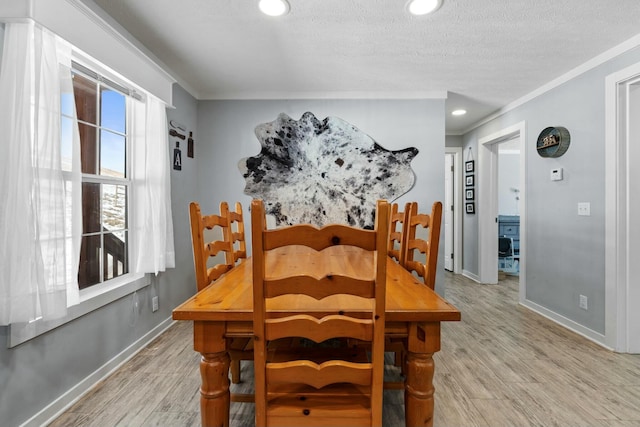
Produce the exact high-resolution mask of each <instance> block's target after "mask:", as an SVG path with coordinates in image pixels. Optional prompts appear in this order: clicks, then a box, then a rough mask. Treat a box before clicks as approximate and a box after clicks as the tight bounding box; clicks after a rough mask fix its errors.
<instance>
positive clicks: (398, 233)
mask: <svg viewBox="0 0 640 427" xmlns="http://www.w3.org/2000/svg"><path fill="white" fill-rule="evenodd" d="M408 206H409V203H407V204H406V206H405V210H404V211H400V210H399V205H398V204H397V203H393V204H392V205H391V213H390V216H389V248H388V250H387V252H388V254H389V256H390V257H391V258H393V259H395V260H396V262H400V253H401V252H402V245H403V243H404V242H403V239H402V237H403V235H404V234H403V231H404V222H405V220H406V217H407V214H408V212H407V207H408Z"/></svg>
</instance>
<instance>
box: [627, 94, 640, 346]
mask: <svg viewBox="0 0 640 427" xmlns="http://www.w3.org/2000/svg"><path fill="white" fill-rule="evenodd" d="M628 91H629V92H628V104H627V105H628V107H627V108H628V112H627V125H628V130H627V132H628V141H629V142H631V141H638V139H639V138H640V120H639V119H638V118H640V81H638V82H635V83H634V84H630V85H629V87H628ZM628 150H629V156H628V158H629V160H630V162H629V164H630V165H631V164H636V163H635V162H636V160H640V148H638V144H637V143H629V145H628ZM627 172H628V175H627V176H628V177H629V178H628V179H629V181H628V182H627V189H628V190H627V191H628V196H627V197H628V198H629V199H628V200H629V202H628V207H629V211H628V213H627V224H628V225H627V227H628V228H627V230H628V240H627V244H628V253H627V268H628V269H629V270H628V271H629V273H628V275H627V278H628V296H627V316H628V318H627V344H628V347H629V353H640V310H638V309H637V307H638V303H639V302H640V282H638V280H633V279H632V277H633V276H634V275H635V273H634V271H635V266H637V265H638V260H640V246H639V245H638V242H640V221H638V220H637V218H638V217H640V196H638V192H637V191H636V190H635V188H637V187H635V185H637V183H638V180H639V179H640V168H637V167H630V168H629V169H628V171H627ZM632 189H633V190H632Z"/></svg>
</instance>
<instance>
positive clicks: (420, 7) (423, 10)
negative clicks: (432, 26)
mask: <svg viewBox="0 0 640 427" xmlns="http://www.w3.org/2000/svg"><path fill="white" fill-rule="evenodd" d="M440 6H442V0H409V2H408V3H407V9H408V10H409V13H411V14H412V15H426V14H428V13H433V12H435V11H436V10H438V9H440Z"/></svg>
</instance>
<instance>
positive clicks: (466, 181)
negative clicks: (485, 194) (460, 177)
mask: <svg viewBox="0 0 640 427" xmlns="http://www.w3.org/2000/svg"><path fill="white" fill-rule="evenodd" d="M474 183H475V175H467V176H466V177H465V178H464V184H465V186H467V187H473V185H474Z"/></svg>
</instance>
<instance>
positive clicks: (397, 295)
mask: <svg viewBox="0 0 640 427" xmlns="http://www.w3.org/2000/svg"><path fill="white" fill-rule="evenodd" d="M373 262H374V260H373V255H372V254H371V253H370V252H369V253H367V252H366V251H362V250H359V249H357V248H352V247H347V248H346V249H345V247H344V246H335V247H329V248H327V249H325V250H324V251H322V252H316V251H315V250H313V249H311V248H307V247H305V246H295V247H287V248H281V249H277V250H273V251H270V252H269V253H267V255H266V264H267V271H277V270H278V269H282V268H287V269H293V270H294V271H298V272H300V274H309V275H314V270H316V269H318V271H320V268H319V267H322V268H323V269H324V268H326V267H327V265H326V264H325V263H329V267H330V269H329V271H332V272H333V274H340V273H341V272H345V271H350V272H353V271H354V270H355V271H358V270H362V271H369V272H370V271H372V270H373V269H372V265H373ZM323 271H326V270H323ZM386 286H387V289H386V310H385V316H386V320H385V336H386V337H390V338H394V339H398V338H403V339H405V340H406V350H407V353H406V362H405V381H404V398H405V421H406V425H407V426H431V425H433V408H434V387H433V373H434V361H433V354H434V353H436V352H437V351H439V350H440V322H443V321H458V320H460V311H459V310H458V309H457V308H456V307H454V306H453V305H451V304H450V303H448V302H447V301H446V300H445V299H444V298H442V297H441V296H439V295H438V294H436V293H435V292H434V291H433V290H431V289H430V288H429V287H427V286H425V285H424V284H423V283H422V282H421V281H420V280H418V279H417V278H415V277H414V276H413V275H412V274H411V273H409V272H408V271H407V270H405V269H404V268H403V267H402V266H400V265H399V264H398V263H397V262H396V261H394V260H393V259H391V258H388V261H387V281H386ZM252 289H253V277H252V259H251V258H248V259H247V260H245V261H243V262H242V263H241V264H239V265H238V266H236V267H234V268H233V269H232V270H231V271H229V272H228V273H227V274H225V275H224V276H223V277H221V278H220V279H218V280H217V281H216V282H214V283H212V284H211V285H209V286H208V287H206V288H205V289H203V290H201V291H200V292H198V293H197V294H196V295H194V296H193V297H192V298H190V299H188V300H187V301H185V302H184V303H183V304H181V305H180V306H179V307H177V308H176V309H175V310H173V319H175V320H191V321H193V332H194V335H193V342H194V350H195V351H197V352H199V353H201V354H202V359H201V361H200V374H201V379H202V385H201V388H200V393H201V396H200V409H201V417H202V425H203V426H204V427H209V426H212V427H213V426H216V427H217V426H228V425H229V404H230V396H231V394H230V389H229V385H230V382H229V363H230V359H229V355H228V347H227V343H228V340H229V339H232V338H243V337H244V338H251V337H253V314H252V311H253V292H252ZM304 298H305V297H303V296H290V295H289V296H282V297H278V298H275V299H273V300H272V301H271V305H270V306H268V307H267V308H268V310H269V311H271V312H277V313H278V312H279V313H281V314H282V315H286V314H288V313H291V311H292V307H295V309H296V311H300V309H301V308H303V309H305V310H306V307H309V308H308V312H309V313H310V314H313V315H317V316H321V315H326V314H335V313H341V312H345V313H350V314H356V313H357V312H358V311H360V310H363V309H364V307H363V306H362V304H363V302H362V301H357V300H354V298H353V297H350V296H347V295H334V296H332V297H328V298H325V299H323V300H322V301H321V302H317V301H314V302H313V304H312V303H311V301H308V300H305V299H304Z"/></svg>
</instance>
